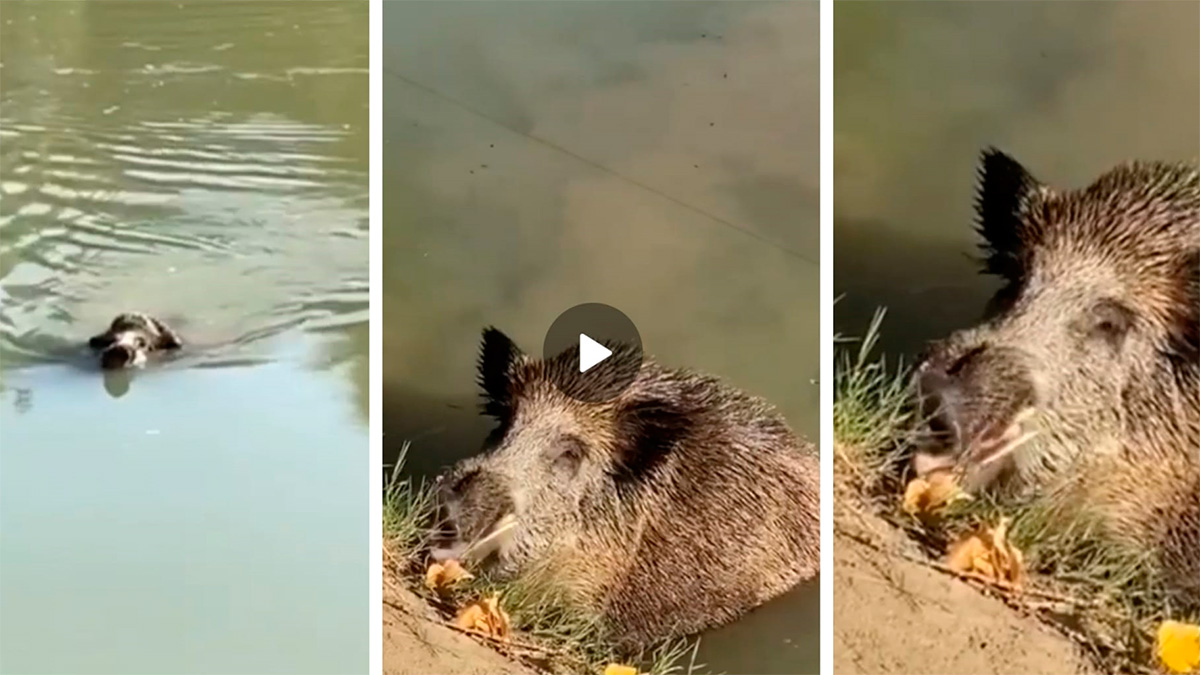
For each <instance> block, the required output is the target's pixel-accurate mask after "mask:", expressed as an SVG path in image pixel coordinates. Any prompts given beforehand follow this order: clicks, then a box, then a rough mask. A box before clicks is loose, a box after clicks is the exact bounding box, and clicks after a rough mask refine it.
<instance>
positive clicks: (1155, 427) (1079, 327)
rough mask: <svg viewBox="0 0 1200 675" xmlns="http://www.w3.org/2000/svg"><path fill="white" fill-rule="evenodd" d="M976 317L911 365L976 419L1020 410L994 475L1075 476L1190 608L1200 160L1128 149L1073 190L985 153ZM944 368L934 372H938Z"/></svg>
mask: <svg viewBox="0 0 1200 675" xmlns="http://www.w3.org/2000/svg"><path fill="white" fill-rule="evenodd" d="M977 209H978V217H979V228H978V229H979V232H980V234H981V235H982V237H983V240H984V243H983V247H982V248H983V253H984V259H983V267H984V271H985V272H987V273H989V274H992V275H995V276H997V277H999V278H1000V280H1001V281H1002V283H1003V286H1002V288H1001V289H1000V290H999V291H998V292H997V293H996V295H995V296H994V297H993V298H992V300H991V302H990V303H989V306H988V308H987V310H986V315H985V317H984V320H983V321H982V322H981V323H980V324H979V325H977V326H975V327H973V328H970V329H967V330H963V331H959V332H957V333H955V334H953V335H951V336H950V337H949V338H948V339H946V340H943V341H940V342H938V343H935V344H934V345H932V347H931V349H930V350H929V352H928V355H927V356H926V357H925V358H924V359H923V361H922V363H921V364H920V365H919V366H918V374H919V376H922V377H926V378H929V377H930V376H931V374H932V376H933V377H934V378H935V381H938V382H946V381H952V382H953V383H954V388H953V389H952V392H953V393H952V395H951V396H949V397H948V398H950V399H952V401H953V403H954V404H955V405H956V406H957V407H956V408H955V413H956V414H957V415H958V421H959V422H960V424H961V428H962V430H963V432H964V433H963V434H962V439H960V440H961V442H960V443H959V444H958V446H957V447H954V448H950V449H949V450H948V451H949V452H952V453H958V454H960V455H963V456H966V453H968V451H969V448H968V447H966V446H968V445H969V443H970V439H971V438H973V436H972V434H980V433H985V432H986V430H987V429H988V428H991V427H992V426H994V425H995V424H996V423H997V422H996V419H993V418H998V419H999V420H1000V422H1002V423H1007V422H1008V421H1011V420H1012V419H1013V418H1014V416H1015V415H1017V413H1018V411H1020V410H1023V409H1026V408H1032V409H1033V410H1034V411H1035V413H1034V415H1033V416H1032V417H1031V418H1030V420H1029V422H1028V425H1027V426H1028V428H1029V429H1031V430H1033V431H1035V432H1036V433H1037V435H1036V436H1035V437H1034V438H1033V440H1031V441H1029V442H1028V443H1026V444H1025V445H1023V446H1021V447H1019V448H1018V449H1017V450H1015V451H1014V452H1013V453H1012V455H1011V456H1009V457H1008V458H1006V459H1005V461H1004V470H1003V471H996V472H995V473H996V475H997V476H1002V477H1003V479H1004V480H1001V479H1000V478H996V480H994V481H991V482H992V483H994V484H995V485H999V484H1001V483H1003V484H1004V485H1006V486H1007V487H1015V488H1016V489H1020V490H1026V491H1028V490H1035V491H1038V490H1040V491H1049V490H1054V489H1058V488H1059V487H1061V486H1063V485H1068V484H1073V485H1074V487H1073V488H1072V489H1073V490H1074V494H1076V495H1079V499H1080V502H1081V503H1080V504H1079V507H1080V508H1081V509H1088V510H1089V511H1091V512H1093V513H1096V514H1099V515H1100V516H1101V517H1102V519H1103V520H1104V521H1105V522H1106V523H1107V525H1108V530H1109V532H1110V534H1111V535H1112V536H1113V537H1114V538H1116V539H1118V540H1121V541H1124V542H1127V543H1128V544H1129V545H1130V546H1131V547H1134V548H1140V549H1141V550H1146V551H1150V552H1151V554H1152V556H1153V558H1154V560H1153V563H1154V564H1155V566H1156V567H1157V569H1159V570H1161V572H1162V575H1163V577H1164V581H1165V583H1166V584H1167V586H1168V587H1169V588H1170V589H1171V592H1172V593H1174V597H1175V598H1176V599H1177V600H1178V601H1179V603H1180V604H1182V605H1183V606H1185V607H1190V608H1192V609H1193V610H1194V611H1200V174H1198V173H1197V168H1196V167H1195V166H1192V165H1185V164H1168V163H1145V162H1134V163H1128V164H1124V165H1121V166H1118V167H1116V168H1114V169H1112V170H1110V171H1108V172H1107V173H1105V174H1103V175H1102V176H1100V177H1099V178H1098V179H1096V180H1095V181H1094V182H1093V183H1092V184H1091V185H1089V186H1087V187H1085V188H1083V189H1077V190H1065V191H1060V190H1057V189H1053V188H1050V187H1048V186H1046V185H1043V184H1042V183H1040V182H1039V181H1038V180H1036V179H1035V178H1034V177H1033V176H1032V175H1031V174H1030V173H1029V172H1028V171H1027V170H1026V169H1025V168H1024V167H1022V166H1021V165H1020V164H1018V163H1017V162H1016V161H1015V160H1013V159H1012V158H1010V157H1008V156H1006V155H1004V154H1002V153H1000V152H998V151H995V150H989V151H987V152H985V153H984V155H983V159H982V167H981V175H980V190H979V199H978V203H977ZM938 378H940V379H938Z"/></svg>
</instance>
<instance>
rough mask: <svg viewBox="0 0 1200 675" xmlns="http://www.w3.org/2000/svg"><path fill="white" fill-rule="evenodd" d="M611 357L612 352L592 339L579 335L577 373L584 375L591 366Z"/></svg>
mask: <svg viewBox="0 0 1200 675" xmlns="http://www.w3.org/2000/svg"><path fill="white" fill-rule="evenodd" d="M610 356H612V350H611V349H608V348H607V347H605V346H604V345H602V344H600V343H599V342H596V341H595V340H593V339H592V338H590V337H588V336H586V335H584V334H583V333H580V334H579V372H581V373H586V372H587V371H588V370H589V369H591V368H592V366H594V365H596V364H597V363H600V362H601V361H603V360H604V359H607V358H608V357H610Z"/></svg>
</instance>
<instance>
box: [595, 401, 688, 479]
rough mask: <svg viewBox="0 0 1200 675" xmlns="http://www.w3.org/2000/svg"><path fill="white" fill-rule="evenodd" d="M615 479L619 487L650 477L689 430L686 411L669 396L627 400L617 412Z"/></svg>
mask: <svg viewBox="0 0 1200 675" xmlns="http://www.w3.org/2000/svg"><path fill="white" fill-rule="evenodd" d="M616 426H617V428H616V434H617V438H616V447H615V448H614V451H615V456H614V457H613V459H614V462H613V478H614V479H615V480H616V482H617V485H618V486H622V485H629V484H632V483H637V482H638V481H640V480H642V479H645V478H646V477H648V476H649V475H650V474H651V473H652V472H653V471H654V470H655V469H656V468H657V467H658V466H659V465H661V464H662V462H663V461H664V460H665V459H666V458H667V455H668V454H669V453H670V452H671V450H672V448H674V447H675V445H676V444H678V443H679V442H680V441H681V440H682V439H683V437H684V436H685V435H686V434H687V433H688V429H689V427H690V424H689V421H688V416H687V414H686V413H685V412H684V411H683V410H682V409H680V408H679V407H678V405H677V404H675V403H672V402H671V401H668V400H666V399H658V398H651V399H641V400H635V401H632V402H630V403H627V404H626V405H625V406H624V407H623V408H622V409H621V410H620V412H618V414H617V425H616Z"/></svg>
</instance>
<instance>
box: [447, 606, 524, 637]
mask: <svg viewBox="0 0 1200 675" xmlns="http://www.w3.org/2000/svg"><path fill="white" fill-rule="evenodd" d="M454 623H455V625H457V626H458V627H459V628H462V629H463V630H471V631H476V632H479V633H483V634H484V635H487V636H490V637H494V638H497V639H500V640H506V639H508V632H509V627H510V624H509V619H508V614H507V613H506V612H505V611H504V610H503V609H500V597H499V596H498V595H493V596H492V597H490V598H484V599H482V600H477V601H475V602H472V603H471V604H469V605H467V606H466V607H463V608H462V609H460V610H459V611H458V616H457V617H455V619H454Z"/></svg>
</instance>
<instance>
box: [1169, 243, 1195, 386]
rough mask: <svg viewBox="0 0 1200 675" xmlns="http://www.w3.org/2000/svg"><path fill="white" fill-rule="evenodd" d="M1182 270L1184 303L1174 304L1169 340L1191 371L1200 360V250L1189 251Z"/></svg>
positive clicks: (1181, 280) (1180, 274)
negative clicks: (1174, 311) (1175, 309)
mask: <svg viewBox="0 0 1200 675" xmlns="http://www.w3.org/2000/svg"><path fill="white" fill-rule="evenodd" d="M1179 270H1180V271H1179V285H1180V291H1181V292H1180V296H1182V299H1183V302H1177V303H1173V304H1174V306H1175V307H1177V308H1178V311H1177V312H1176V313H1175V315H1174V316H1173V317H1172V318H1173V319H1174V320H1173V321H1172V322H1171V329H1170V337H1169V341H1170V348H1171V353H1172V354H1173V356H1174V357H1175V358H1177V359H1179V360H1180V362H1181V363H1182V364H1183V365H1184V369H1185V370H1187V369H1191V368H1194V367H1195V364H1196V361H1197V359H1200V249H1195V248H1194V249H1192V250H1190V251H1188V252H1187V254H1186V255H1184V256H1183V257H1182V260H1181V264H1180V267H1179Z"/></svg>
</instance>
